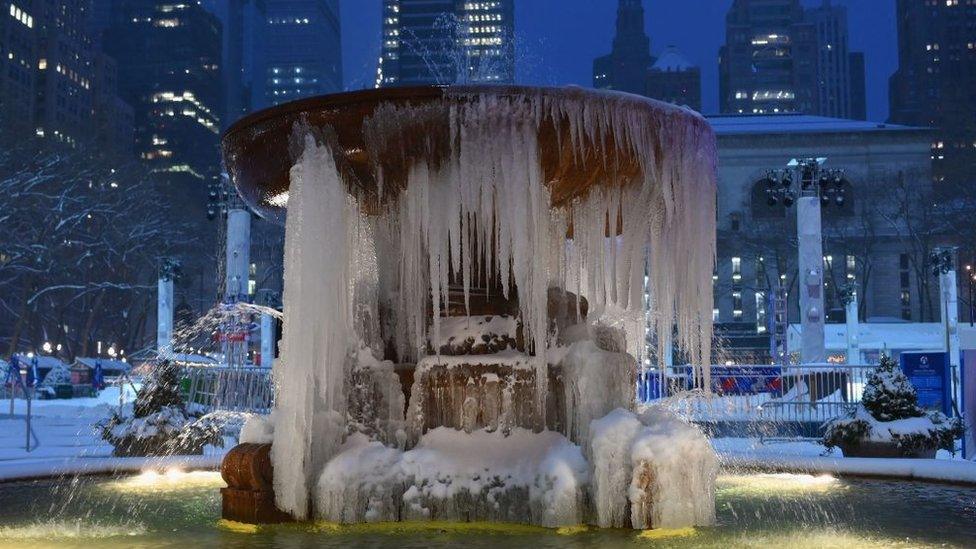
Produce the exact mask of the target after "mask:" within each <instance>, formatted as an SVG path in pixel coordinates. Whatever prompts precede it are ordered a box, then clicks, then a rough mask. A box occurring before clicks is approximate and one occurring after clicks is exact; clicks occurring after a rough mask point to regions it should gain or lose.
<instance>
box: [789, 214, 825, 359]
mask: <svg viewBox="0 0 976 549" xmlns="http://www.w3.org/2000/svg"><path fill="white" fill-rule="evenodd" d="M796 235H797V247H798V250H797V252H798V254H797V262H798V267H799V272H800V280H799V287H800V325H801V326H802V327H803V331H802V332H801V334H800V335H801V343H800V360H801V361H802V362H803V363H804V364H810V363H820V362H824V361H826V360H827V352H826V350H825V349H824V312H823V311H824V296H823V229H822V226H821V223H820V197H819V196H816V195H813V196H800V198H799V199H798V200H797V201H796Z"/></svg>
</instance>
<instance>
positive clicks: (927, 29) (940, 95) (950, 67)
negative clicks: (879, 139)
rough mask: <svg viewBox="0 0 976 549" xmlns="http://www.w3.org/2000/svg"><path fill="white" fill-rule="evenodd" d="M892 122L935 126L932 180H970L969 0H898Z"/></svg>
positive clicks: (974, 83)
mask: <svg viewBox="0 0 976 549" xmlns="http://www.w3.org/2000/svg"><path fill="white" fill-rule="evenodd" d="M897 20H898V71H897V72H895V74H894V75H893V76H892V77H891V81H890V95H891V116H890V120H891V122H894V123H897V124H907V125H912V126H923V127H932V128H937V130H936V132H937V133H936V137H935V139H934V140H933V143H932V160H933V162H934V163H933V174H934V176H935V177H936V179H937V180H942V179H949V180H954V181H959V182H962V181H972V179H973V167H974V166H976V100H974V98H973V90H976V10H974V8H973V6H972V5H971V3H970V2H956V1H953V2H928V1H926V2H921V1H918V0H898V4H897Z"/></svg>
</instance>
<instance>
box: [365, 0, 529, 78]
mask: <svg viewBox="0 0 976 549" xmlns="http://www.w3.org/2000/svg"><path fill="white" fill-rule="evenodd" d="M382 28H383V52H382V56H381V57H380V65H379V69H378V71H377V79H376V85H377V86H378V87H391V86H417V85H434V84H458V83H471V84H476V83H502V84H510V83H513V82H514V81H515V41H514V36H515V3H514V0H493V1H488V2H470V1H464V0H384V2H383V26H382Z"/></svg>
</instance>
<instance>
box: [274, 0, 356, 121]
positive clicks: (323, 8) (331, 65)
mask: <svg viewBox="0 0 976 549" xmlns="http://www.w3.org/2000/svg"><path fill="white" fill-rule="evenodd" d="M340 29H341V25H340V20H339V2H338V0H265V25H264V27H263V32H262V36H261V37H260V39H259V40H260V47H259V49H260V51H261V52H262V53H261V56H260V57H259V60H258V65H259V66H260V67H262V68H261V69H260V70H261V71H262V72H263V78H262V79H261V80H262V82H261V83H260V86H261V87H262V90H260V91H258V92H257V93H256V95H258V96H262V97H263V104H260V105H256V107H266V106H272V105H278V104H281V103H285V102H288V101H292V100H295V99H300V98H302V97H310V96H314V95H322V94H328V93H335V92H339V91H342V33H341V30H340Z"/></svg>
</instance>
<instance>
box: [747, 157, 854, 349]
mask: <svg viewBox="0 0 976 549" xmlns="http://www.w3.org/2000/svg"><path fill="white" fill-rule="evenodd" d="M826 162H827V159H826V158H805V159H793V160H790V162H789V163H788V164H787V166H786V169H785V170H781V172H779V173H777V172H770V174H769V176H768V177H767V178H766V182H767V186H768V187H767V190H766V194H767V197H768V200H769V206H771V207H772V206H775V205H776V204H778V203H779V202H781V201H782V203H783V205H784V206H786V207H787V208H789V207H790V206H792V205H793V204H794V203H795V204H796V236H797V270H798V274H799V277H798V286H799V292H800V299H799V302H800V325H801V328H802V333H801V334H800V361H801V362H802V363H804V364H811V363H823V362H825V361H826V360H827V352H826V348H825V345H824V321H825V312H824V288H823V282H824V255H823V226H822V215H821V205H822V204H831V203H833V204H835V205H836V206H838V207H841V206H843V205H844V202H845V196H844V194H845V192H846V187H847V186H849V183H847V181H846V180H845V179H844V177H843V172H841V171H839V170H827V169H824V167H823V166H824V164H825V163H826ZM794 184H798V188H796V189H794Z"/></svg>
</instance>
